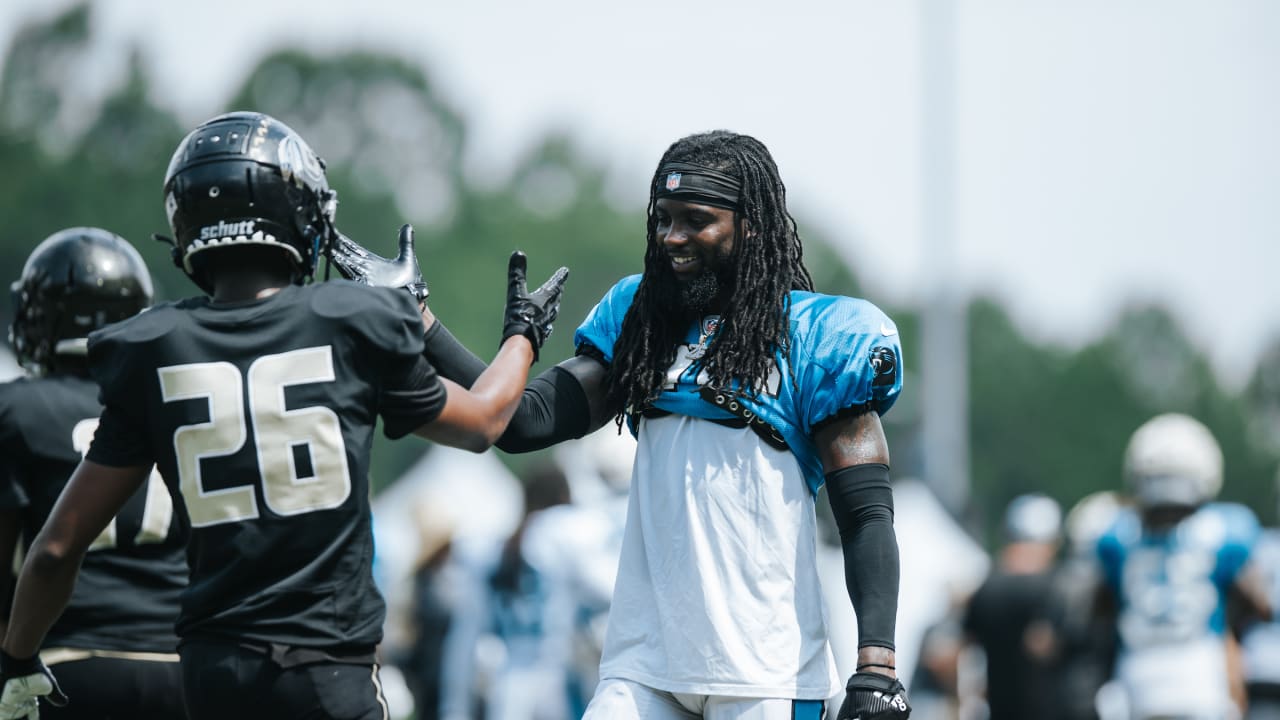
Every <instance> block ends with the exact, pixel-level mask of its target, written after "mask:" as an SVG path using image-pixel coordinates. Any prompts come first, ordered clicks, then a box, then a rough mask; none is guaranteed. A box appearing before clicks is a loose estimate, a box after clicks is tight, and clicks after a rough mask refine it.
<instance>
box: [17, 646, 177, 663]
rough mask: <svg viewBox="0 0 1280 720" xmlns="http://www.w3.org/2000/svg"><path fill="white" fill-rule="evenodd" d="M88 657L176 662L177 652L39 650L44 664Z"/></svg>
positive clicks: (79, 649)
mask: <svg viewBox="0 0 1280 720" xmlns="http://www.w3.org/2000/svg"><path fill="white" fill-rule="evenodd" d="M89 658H115V659H117V660H142V661H145V662H175V663H176V662H178V654H177V653H158V652H128V651H125V650H83V649H81V648H46V649H44V650H41V651H40V659H41V660H43V661H44V664H45V665H57V664H58V663H65V662H75V661H76V660H88V659H89Z"/></svg>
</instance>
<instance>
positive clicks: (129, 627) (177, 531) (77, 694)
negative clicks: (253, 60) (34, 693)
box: [0, 227, 187, 720]
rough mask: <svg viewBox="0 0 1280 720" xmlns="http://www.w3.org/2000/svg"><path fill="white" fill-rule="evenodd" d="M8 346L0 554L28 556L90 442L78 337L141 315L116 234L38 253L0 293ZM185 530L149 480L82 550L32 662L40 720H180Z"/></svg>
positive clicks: (0, 400)
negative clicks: (55, 682)
mask: <svg viewBox="0 0 1280 720" xmlns="http://www.w3.org/2000/svg"><path fill="white" fill-rule="evenodd" d="M13 295H14V301H15V302H14V304H15V314H14V321H13V327H12V328H11V330H10V339H11V341H12V344H13V347H14V349H15V351H16V352H17V356H18V359H19V360H20V362H21V363H22V365H23V367H25V368H26V369H27V370H28V371H29V372H30V373H31V377H28V378H22V379H18V380H13V381H10V382H8V383H5V384H3V385H0V558H3V559H4V572H3V575H4V579H3V588H4V591H3V594H4V596H5V606H6V607H7V606H8V598H9V594H10V592H11V591H12V590H13V587H12V583H13V577H12V576H11V573H10V563H9V560H10V559H11V558H13V555H14V552H13V551H14V546H15V544H17V542H18V540H19V539H21V543H22V548H23V549H24V550H25V549H27V548H30V547H31V543H32V542H33V541H34V540H35V538H36V534H37V533H38V532H39V531H40V528H41V527H42V526H43V525H44V522H45V520H46V519H47V518H48V517H49V514H50V512H51V511H52V510H53V506H54V503H55V502H56V501H57V499H58V496H59V494H60V493H61V492H62V489H63V487H65V486H66V484H67V480H68V479H69V478H70V477H71V473H72V471H74V470H75V468H76V465H77V464H79V462H80V459H81V457H82V456H83V454H84V452H85V451H86V450H87V449H88V447H89V442H90V441H91V440H92V439H93V434H94V431H95V430H96V429H97V426H98V416H99V415H100V414H101V412H102V406H101V405H100V404H99V403H98V386H97V384H95V383H94V381H93V380H92V378H91V377H90V376H89V363H88V359H87V357H86V354H87V350H86V347H87V342H88V340H87V338H88V335H89V333H90V332H92V331H95V330H98V329H100V328H102V327H105V326H106V325H107V324H108V323H112V322H117V321H120V320H124V319H126V318H129V317H132V316H133V315H136V314H137V313H139V312H141V311H143V310H145V309H146V308H147V307H149V306H150V305H151V299H152V289H151V275H150V274H149V273H148V271H147V266H146V264H145V263H144V262H143V260H142V257H141V256H140V255H139V254H138V251H137V250H135V249H134V247H133V246H132V245H130V244H129V243H128V242H127V241H126V240H125V239H124V238H122V237H120V236H118V235H115V234H113V233H110V232H107V231H106V230H102V229H99V228H91V227H76V228H68V229H66V230H62V231H60V232H57V233H55V234H53V235H51V236H50V237H49V238H47V239H46V240H44V242H42V243H40V245H39V246H37V247H36V249H35V250H34V251H33V252H32V253H31V256H30V257H29V258H28V259H27V262H26V265H25V266H24V267H23V269H22V275H21V277H19V278H18V280H17V281H16V282H14V283H13ZM185 542H186V527H185V526H184V519H183V517H182V516H181V515H180V514H177V513H175V512H174V508H173V502H172V500H171V499H170V497H169V493H168V491H167V490H166V489H165V486H164V481H163V480H162V479H161V478H160V477H159V476H158V475H155V474H152V475H151V476H150V477H148V478H147V481H146V482H145V483H143V485H142V486H141V487H139V488H138V490H137V491H136V492H134V493H133V495H132V496H131V497H130V498H129V499H128V501H126V503H125V504H124V507H122V508H121V509H120V511H119V512H118V513H116V516H115V518H114V519H113V520H111V522H110V524H108V525H107V527H106V528H105V529H104V530H103V531H102V533H101V534H99V535H98V536H97V538H95V539H94V540H93V541H92V543H91V544H90V545H89V548H88V552H87V553H86V555H85V559H84V563H83V565H82V567H81V571H80V579H79V581H78V582H77V583H76V586H75V590H74V592H73V593H72V595H71V597H70V599H69V600H68V602H67V607H66V609H65V610H64V611H63V612H62V615H61V616H60V617H58V619H57V621H56V622H55V623H54V624H53V626H52V627H51V628H50V629H49V633H48V635H47V636H46V638H45V644H44V647H43V648H42V649H41V651H40V657H41V659H42V660H43V661H44V663H45V664H46V665H47V666H49V667H51V668H54V669H55V670H57V672H58V678H59V681H60V682H61V684H62V688H63V690H64V692H65V693H66V694H67V696H68V697H70V698H71V701H72V702H71V703H70V704H68V705H66V706H65V707H45V708H44V709H43V711H44V716H45V717H46V718H104V717H112V718H144V719H145V718H155V719H157V720H160V719H163V718H175V719H176V718H182V717H185V714H184V712H183V708H182V673H181V670H180V668H179V665H178V637H177V635H175V634H174V630H173V625H174V622H175V621H176V620H177V619H178V600H179V596H180V594H181V593H182V590H183V588H184V587H185V586H186V581H187V559H186V552H185V549H184V545H185Z"/></svg>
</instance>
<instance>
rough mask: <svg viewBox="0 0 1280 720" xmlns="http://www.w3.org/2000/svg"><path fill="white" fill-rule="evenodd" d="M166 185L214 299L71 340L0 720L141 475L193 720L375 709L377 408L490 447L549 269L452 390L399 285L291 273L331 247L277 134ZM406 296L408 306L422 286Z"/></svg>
mask: <svg viewBox="0 0 1280 720" xmlns="http://www.w3.org/2000/svg"><path fill="white" fill-rule="evenodd" d="M164 192H165V204H166V209H167V210H168V214H169V220H170V225H171V226H172V228H173V231H174V233H175V238H174V247H175V253H174V257H175V260H176V261H177V262H178V263H179V264H180V265H181V267H182V268H183V270H184V271H185V272H187V273H188V274H189V275H190V276H191V278H192V279H193V280H194V281H195V282H196V283H197V284H198V285H199V286H200V287H201V288H202V289H204V290H205V291H206V292H207V293H208V294H209V295H210V296H211V297H199V298H193V299H188V300H183V301H180V302H177V303H166V304H162V305H159V306H157V307H155V308H153V309H152V310H150V311H148V312H146V313H144V314H142V315H140V316H138V317H136V318H134V319H132V320H130V321H127V322H124V323H120V324H118V325H115V326H113V327H111V328H108V329H107V330H104V331H102V332H99V333H97V334H94V335H93V336H92V337H91V338H90V341H89V359H90V363H91V365H92V368H93V372H94V375H95V378H96V379H97V380H98V381H99V384H100V386H101V387H102V392H103V398H104V400H105V403H104V404H105V409H104V411H103V415H102V420H101V423H100V424H99V427H98V432H97V435H96V436H95V437H94V440H93V444H92V446H91V447H90V449H89V452H88V455H87V456H86V459H85V461H84V462H83V463H82V464H81V465H80V467H79V468H78V469H77V470H76V473H75V474H74V475H73V476H72V479H71V482H70V483H69V484H68V486H67V490H66V492H65V493H64V494H63V497H62V499H61V500H60V502H59V504H58V506H57V507H56V508H55V509H54V512H53V514H52V516H51V518H50V520H49V523H48V524H47V525H46V526H45V528H44V530H42V531H41V534H40V536H39V537H38V538H37V539H36V542H35V543H34V545H33V546H32V549H31V552H30V554H29V555H28V558H27V561H26V563H25V565H24V566H23V569H22V574H21V576H20V578H19V581H18V590H17V594H16V597H15V600H14V608H13V613H12V623H11V625H10V627H9V630H8V633H7V635H6V637H5V642H4V650H5V653H6V655H5V656H4V657H3V660H4V662H5V667H4V668H3V676H4V679H5V680H6V683H5V685H4V695H3V698H0V718H6V717H20V716H22V715H21V708H19V710H18V711H17V712H10V713H9V714H7V715H6V714H5V713H4V712H3V710H4V708H5V707H6V703H8V702H9V701H10V700H12V701H13V703H15V704H19V703H24V702H25V703H28V705H27V707H29V708H30V709H31V710H34V708H35V699H34V698H35V697H37V696H39V695H43V694H48V693H50V692H56V690H55V689H54V685H53V682H52V676H51V675H50V674H49V673H48V672H47V671H46V670H45V669H44V668H42V667H41V666H40V665H39V664H38V663H37V662H36V661H34V660H32V659H30V658H32V656H33V654H34V652H35V650H36V649H37V648H38V647H39V645H40V642H41V639H42V637H43V635H44V632H45V629H46V628H47V627H48V626H49V624H50V622H51V620H52V618H53V617H55V616H56V611H57V608H58V607H60V605H61V603H62V602H63V601H64V600H65V598H66V595H67V593H68V592H69V590H70V587H71V583H72V582H73V580H74V576H75V569H76V565H77V563H78V562H79V559H80V557H81V555H82V554H83V552H84V549H85V547H86V546H87V544H88V542H89V541H90V540H91V539H92V537H93V536H94V535H96V534H97V532H98V531H99V529H100V528H101V526H102V525H104V524H105V523H106V519H107V518H108V517H110V515H111V513H113V512H114V511H115V509H116V508H117V507H118V506H119V505H120V504H121V503H122V502H123V500H124V498H125V497H127V496H128V495H129V494H130V493H132V492H133V490H134V489H135V488H136V487H137V486H138V485H139V484H140V483H141V482H142V481H143V479H144V478H145V477H146V474H147V472H148V471H149V468H150V467H151V465H152V464H153V463H154V464H155V465H156V466H157V467H158V468H159V471H160V473H161V475H162V476H163V477H164V479H165V481H166V483H167V484H168V486H169V488H170V489H171V491H173V492H174V493H175V494H176V495H177V496H179V497H180V498H181V500H182V502H181V503H179V508H180V513H181V514H182V516H183V517H184V518H185V519H187V520H189V521H190V524H191V526H192V530H191V540H190V543H189V546H188V553H187V554H188V563H189V566H190V570H191V579H190V585H189V587H188V589H187V591H186V593H185V594H184V595H183V598H182V612H181V615H180V617H179V621H178V625H177V632H178V635H179V637H180V646H179V653H180V655H181V657H182V669H183V681H184V689H185V693H186V704H187V712H188V714H189V715H190V716H191V717H192V718H194V719H195V720H201V719H203V718H210V719H212V718H217V719H218V720H226V719H227V718H235V719H236V720H245V719H246V718H272V719H273V720H282V719H287V718H302V717H306V718H361V719H364V718H385V717H386V706H385V703H384V702H383V700H382V697H381V692H380V690H379V686H378V674H377V665H376V664H375V657H374V651H375V647H376V645H377V643H378V642H379V640H380V639H381V637H382V624H383V617H384V614H385V609H384V605H383V600H382V598H381V597H380V595H379V594H378V591H377V589H376V588H375V587H374V584H373V577H372V573H371V562H372V559H373V536H372V533H371V531H370V510H369V484H368V477H367V473H368V466H369V448H370V443H371V440H372V435H373V430H374V424H375V421H376V418H377V416H379V415H381V417H382V419H383V425H384V427H383V429H384V432H385V433H386V434H387V435H388V436H390V437H393V438H395V437H401V436H403V435H407V434H409V433H411V432H413V433H416V434H418V435H421V436H424V437H426V438H429V439H432V440H435V441H437V442H442V443H445V444H449V445H454V446H459V447H463V448H466V449H470V450H474V451H477V452H478V451H481V450H484V449H485V448H487V447H489V446H490V445H491V444H492V443H493V442H494V440H495V439H496V438H497V437H498V436H499V435H500V434H501V433H502V431H503V429H504V428H505V426H506V424H507V422H508V420H509V419H510V417H511V415H512V413H513V412H514V411H515V408H516V405H517V403H518V402H519V400H520V395H521V390H522V389H523V387H524V381H525V379H526V376H527V373H528V369H529V365H530V363H531V362H532V361H533V360H534V357H535V352H536V349H537V347H538V346H540V345H541V343H542V341H543V340H544V339H545V337H546V335H547V333H549V332H550V323H551V321H552V320H553V319H554V317H555V314H556V312H557V309H558V306H559V298H560V289H561V287H562V285H563V282H564V277H565V274H566V273H567V271H564V270H562V271H560V272H558V273H557V274H556V275H555V276H553V277H552V279H551V280H550V281H548V283H547V284H545V285H544V286H543V287H542V288H539V289H538V290H537V291H535V292H533V293H530V292H528V291H527V290H526V289H525V284H524V256H523V255H520V254H517V255H514V256H513V258H512V262H511V265H510V267H509V271H508V272H509V280H510V283H509V287H510V290H511V291H510V292H509V294H508V303H507V315H506V322H505V325H504V328H503V342H502V345H501V348H500V350H499V351H498V354H497V356H496V357H495V358H494V361H493V364H492V365H491V366H490V371H489V372H487V373H486V374H485V376H484V377H482V378H481V379H480V380H479V381H478V382H477V383H476V384H475V385H474V386H472V387H471V389H470V390H467V389H464V388H462V387H460V386H458V385H455V384H453V383H451V382H449V381H445V380H442V379H440V378H439V377H438V376H437V375H436V373H435V371H434V369H433V368H432V366H431V365H430V364H429V363H428V362H427V361H426V359H425V358H424V357H423V355H422V350H423V339H422V338H423V320H422V317H421V314H420V313H421V312H422V310H421V307H420V306H419V304H418V303H417V302H415V297H414V294H411V293H406V292H404V291H403V290H401V289H396V288H373V287H366V286H361V285H358V284H355V283H351V282H347V281H334V282H324V283H312V284H305V283H306V281H307V280H309V279H310V278H311V276H312V275H313V273H314V270H315V265H316V259H317V258H318V257H320V256H321V255H323V254H324V253H325V252H326V248H327V246H328V245H329V244H330V243H331V242H333V241H334V240H335V239H336V238H337V237H338V235H337V231H336V230H335V229H334V227H333V214H334V209H335V206H336V196H335V194H334V192H333V191H332V190H331V189H330V188H329V187H328V183H327V181H326V179H325V175H324V170H323V165H322V163H321V162H320V160H319V158H318V157H317V156H316V155H315V154H314V153H313V152H312V151H311V149H310V148H309V147H308V146H307V145H306V143H305V142H304V141H303V140H302V138H300V137H299V136H298V135H297V134H296V133H294V132H293V131H292V130H290V129H289V128H288V127H286V126H285V125H283V124H282V123H280V122H279V121H277V120H275V119H273V118H271V117H268V116H266V115H261V114H257V113H231V114H228V115H224V116H219V117H217V118H214V119H213V120H210V121H208V122H206V123H205V124H203V125H201V126H200V127H198V128H196V130H194V131H193V132H192V133H191V134H189V135H188V136H187V137H186V139H185V140H183V142H182V144H181V145H180V146H179V147H178V150H177V151H176V152H175V153H174V156H173V160H172V161H171V163H170V166H169V170H168V173H167V177H166V180H165V185H164ZM410 243H411V238H410V237H408V236H407V235H406V236H405V244H406V245H408V244H410ZM403 284H404V285H405V286H407V287H409V288H410V289H411V290H415V291H417V295H418V297H419V298H421V297H424V296H425V286H423V285H421V283H420V277H417V278H415V277H412V276H410V277H407V278H405V282H404V283H403ZM72 700H73V701H74V698H73V699H72Z"/></svg>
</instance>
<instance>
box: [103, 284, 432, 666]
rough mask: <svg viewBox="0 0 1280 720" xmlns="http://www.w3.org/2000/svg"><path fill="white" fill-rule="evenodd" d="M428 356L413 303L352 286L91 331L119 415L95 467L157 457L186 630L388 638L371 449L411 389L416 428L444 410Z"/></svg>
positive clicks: (350, 640) (314, 639)
mask: <svg viewBox="0 0 1280 720" xmlns="http://www.w3.org/2000/svg"><path fill="white" fill-rule="evenodd" d="M421 353H422V320H421V318H420V316H419V314H418V308H417V306H416V304H415V303H414V302H413V299H412V298H411V296H410V295H409V294H408V293H406V292H404V291H403V290H392V289H388V288H371V287H367V286H363V285H356V284H354V283H350V282H347V281H334V282H327V283H317V284H313V285H307V286H290V287H286V288H284V289H282V290H280V291H279V292H277V293H275V294H274V295H271V296H270V297H267V298H264V299H260V300H253V301H249V302H243V303H234V304H217V303H213V302H211V301H210V300H209V299H208V298H203V297H202V298H193V299H189V300H183V301H180V302H177V303H167V304H162V305H159V306H156V307H155V308H153V309H151V310H149V311H147V312H144V313H142V314H140V315H138V316H136V317H134V318H131V319H130V320H127V321H125V322H123V323H119V324H117V325H113V326H111V327H109V328H106V329H104V330H102V331H99V332H97V333H94V334H92V335H91V336H90V338H89V360H90V363H91V365H92V367H93V373H94V376H95V377H96V378H97V380H98V383H99V385H100V386H101V387H102V393H103V404H104V405H105V406H106V407H105V409H104V411H103V416H102V422H101V424H100V427H99V431H98V434H97V436H95V438H94V440H93V445H92V447H91V448H90V450H89V455H88V457H89V458H90V459H91V460H93V461H95V462H99V463H102V464H104V465H109V466H115V467H126V466H130V465H138V464H144V463H149V462H152V461H154V462H155V463H156V465H157V467H158V468H159V471H160V474H161V475H163V476H164V479H165V481H166V482H167V483H168V485H169V487H170V488H171V489H173V490H174V491H175V493H176V494H178V495H179V496H180V497H181V498H182V503H181V504H180V505H181V508H180V509H181V512H182V513H183V515H184V516H185V518H186V520H188V521H189V523H190V525H191V540H190V542H189V544H188V550H187V556H188V563H189V565H190V569H191V579H190V585H189V586H188V588H187V591H186V593H185V594H184V595H183V599H182V614H181V617H180V619H179V622H178V626H177V630H178V634H179V636H181V637H183V638H188V637H195V636H223V637H225V636H233V637H237V638H247V639H250V640H259V641H264V642H275V643H286V644H291V645H298V646H310V647H327V648H338V647H357V646H358V647H366V646H371V645H373V644H376V643H377V642H378V641H379V640H380V639H381V633H382V623H383V617H384V615H385V607H384V604H383V601H382V598H381V596H380V595H379V594H378V591H377V589H376V588H375V586H374V584H373V575H372V561H373V533H372V530H371V527H370V520H371V518H370V508H369V481H368V470H369V448H370V445H371V443H372V437H373V429H374V424H375V421H376V416H377V414H378V413H379V412H380V411H385V410H386V409H387V405H388V403H389V401H388V397H389V396H393V395H395V393H397V392H399V391H402V390H404V389H405V388H404V387H400V385H403V384H405V383H409V382H412V383H413V385H414V387H415V388H419V389H423V388H425V390H423V392H426V393H427V394H428V395H429V397H430V401H429V402H427V403H426V404H425V405H420V407H425V408H426V410H425V411H424V413H423V414H422V415H421V417H419V418H418V419H419V421H420V422H419V424H422V423H425V422H429V421H431V420H434V419H435V417H436V416H437V415H438V414H439V412H440V409H441V408H443V405H444V400H445V390H444V387H443V385H442V384H441V383H440V380H439V378H438V377H436V375H435V374H434V371H431V369H430V366H429V365H427V364H426V361H425V360H424V359H423V358H422V355H421ZM424 366H425V370H424ZM410 379H411V380H410ZM384 414H385V413H384ZM389 427H390V423H388V428H389ZM388 434H392V433H391V432H388Z"/></svg>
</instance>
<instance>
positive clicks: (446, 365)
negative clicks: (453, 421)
mask: <svg viewBox="0 0 1280 720" xmlns="http://www.w3.org/2000/svg"><path fill="white" fill-rule="evenodd" d="M422 342H423V350H422V356H423V357H425V358H426V359H427V362H429V363H431V365H432V367H434V368H435V369H436V372H438V373H440V375H441V376H442V377H446V378H449V379H450V380H452V381H454V382H456V383H458V384H459V385H461V386H462V387H465V388H469V387H471V386H472V385H473V384H474V383H475V381H476V379H477V378H479V377H480V375H481V373H483V372H484V371H485V369H486V368H487V367H489V366H488V365H487V364H486V363H485V361H483V360H481V359H480V358H478V357H476V354H475V353H473V352H471V351H470V350H468V349H467V346H466V345H463V344H462V343H460V342H458V339H457V338H456V337H454V336H453V333H451V332H449V329H448V328H446V327H445V326H444V323H442V322H440V320H439V319H437V320H436V324H435V325H432V326H431V328H430V329H429V330H427V333H426V334H425V335H423V336H422Z"/></svg>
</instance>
